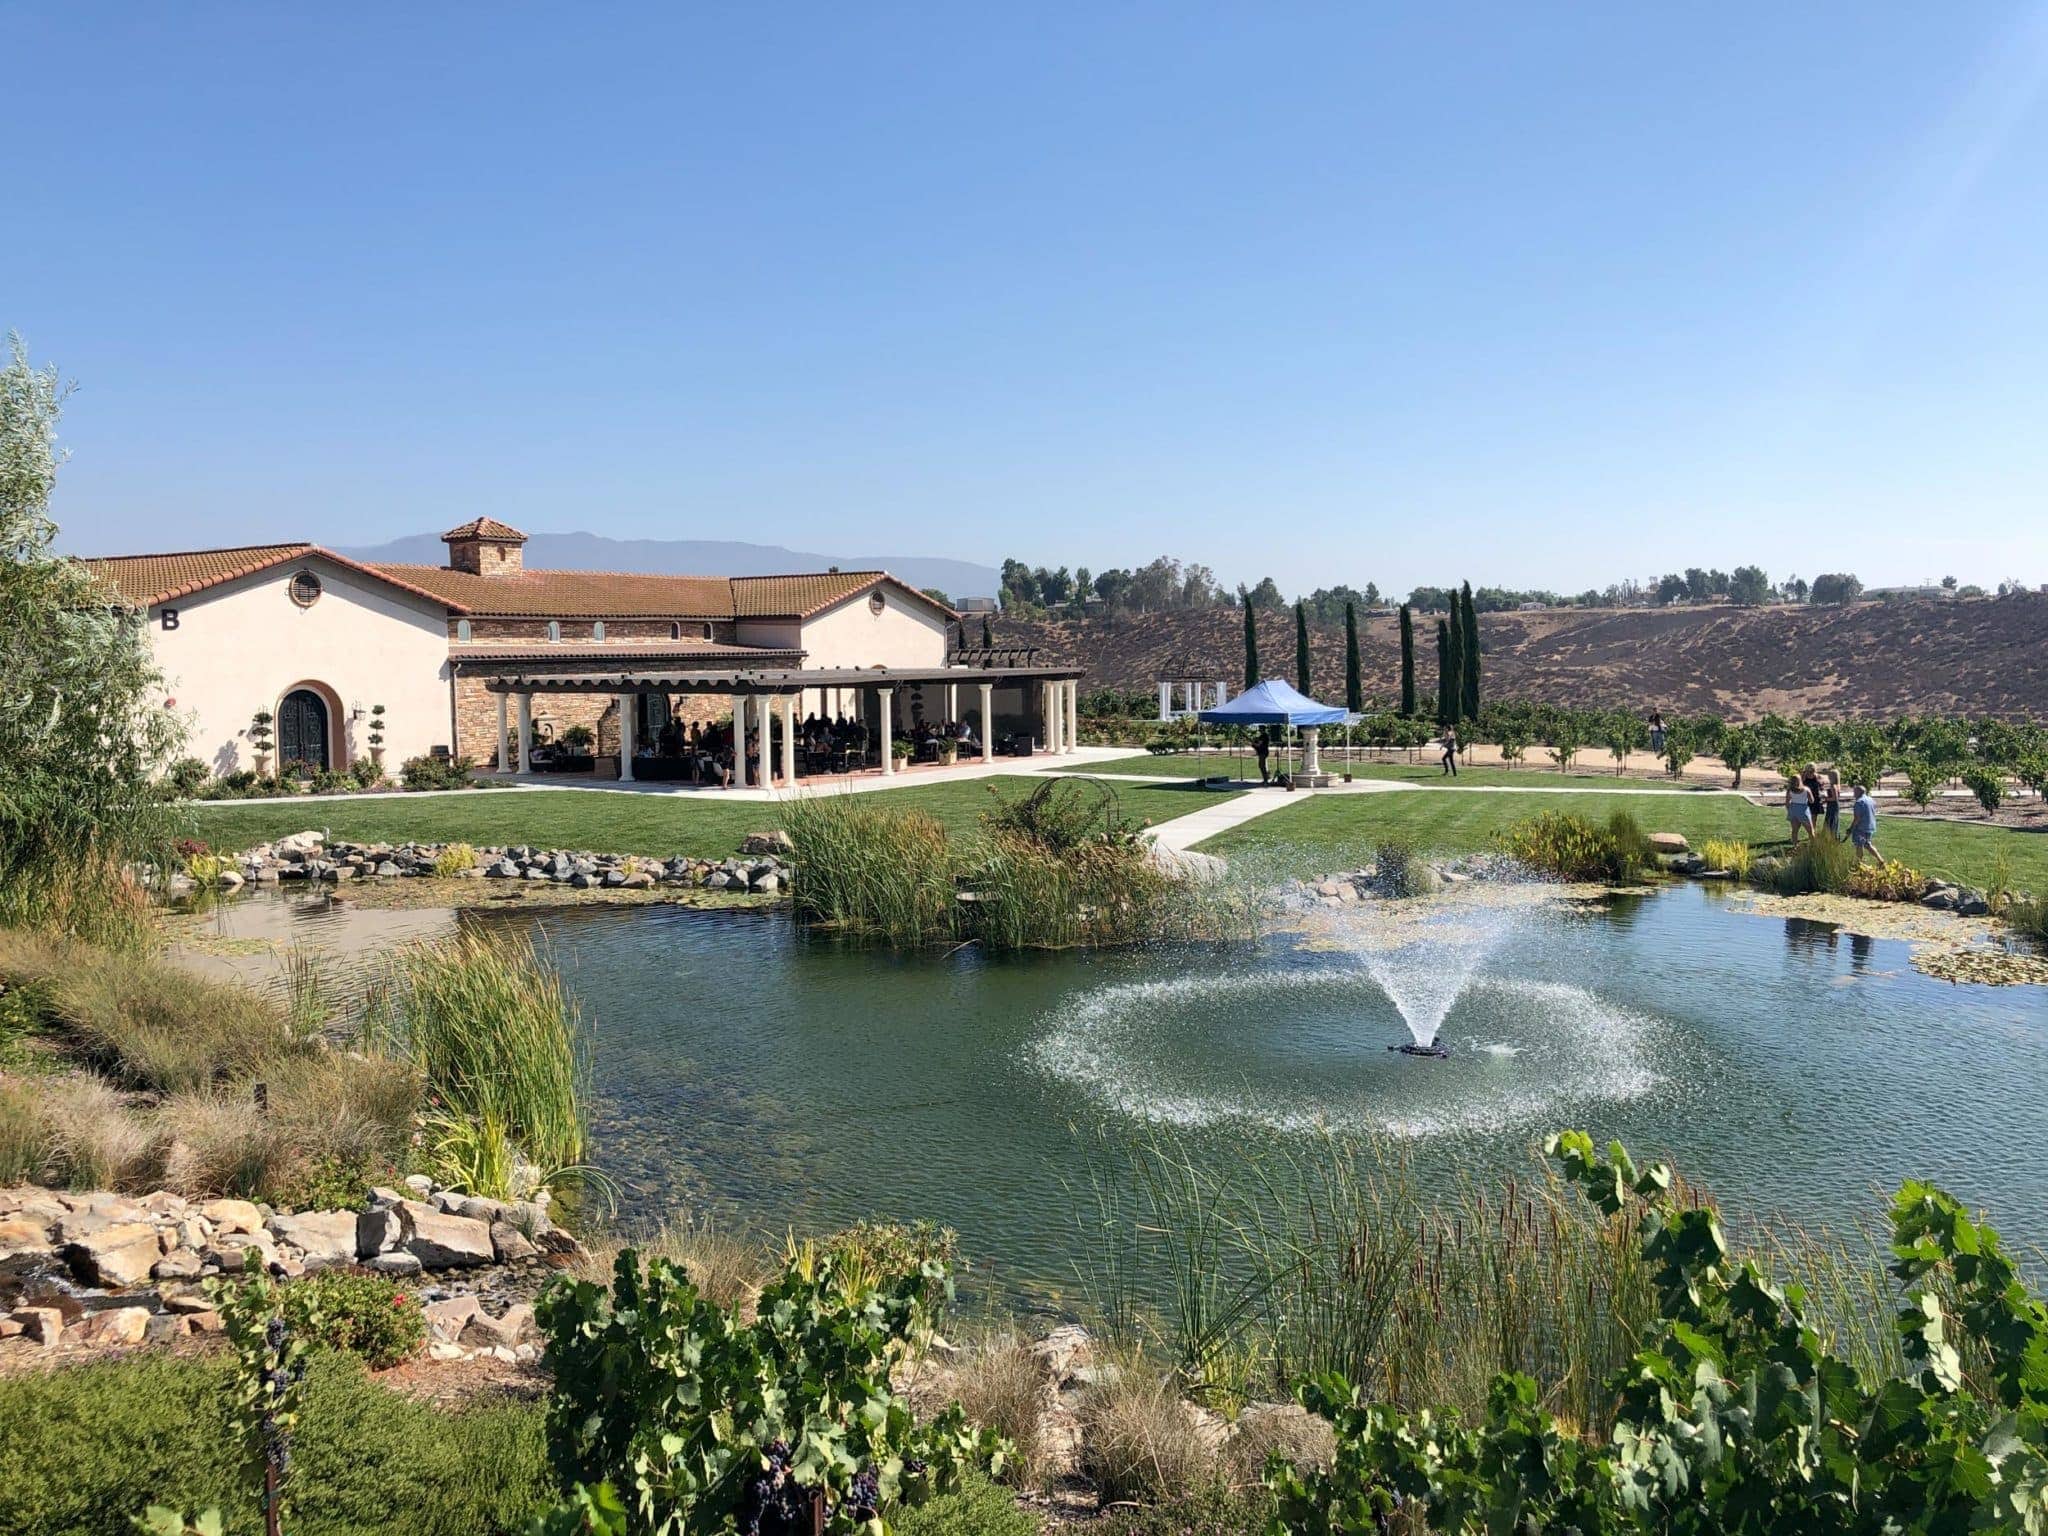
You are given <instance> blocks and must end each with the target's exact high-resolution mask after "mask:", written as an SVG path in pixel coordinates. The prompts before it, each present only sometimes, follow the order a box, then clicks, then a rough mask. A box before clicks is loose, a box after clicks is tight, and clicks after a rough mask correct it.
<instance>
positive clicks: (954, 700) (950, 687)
mask: <svg viewBox="0 0 2048 1536" xmlns="http://www.w3.org/2000/svg"><path fill="white" fill-rule="evenodd" d="M959 721H960V685H959V684H958V683H948V684H946V724H948V725H957V724H958V723H959Z"/></svg>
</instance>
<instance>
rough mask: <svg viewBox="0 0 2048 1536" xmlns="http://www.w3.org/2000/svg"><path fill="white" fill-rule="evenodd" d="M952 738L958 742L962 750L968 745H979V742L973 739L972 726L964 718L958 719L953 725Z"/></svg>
mask: <svg viewBox="0 0 2048 1536" xmlns="http://www.w3.org/2000/svg"><path fill="white" fill-rule="evenodd" d="M953 739H954V740H955V741H957V742H958V743H960V748H961V750H962V751H965V750H967V749H968V748H969V747H978V746H980V745H981V743H980V742H978V741H976V740H975V739H974V727H973V726H971V725H969V724H968V723H967V722H966V721H965V720H962V721H959V722H958V723H956V724H955V725H954V727H953Z"/></svg>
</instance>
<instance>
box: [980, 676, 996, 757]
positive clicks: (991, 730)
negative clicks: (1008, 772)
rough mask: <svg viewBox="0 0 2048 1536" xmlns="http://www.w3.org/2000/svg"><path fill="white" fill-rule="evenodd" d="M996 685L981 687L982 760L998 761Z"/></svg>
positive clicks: (989, 684)
mask: <svg viewBox="0 0 2048 1536" xmlns="http://www.w3.org/2000/svg"><path fill="white" fill-rule="evenodd" d="M995 694H996V689H995V684H993V683H983V684H982V685H981V760H982V761H983V762H984V763H992V762H994V761H995V760H996V722H995V716H996V712H995Z"/></svg>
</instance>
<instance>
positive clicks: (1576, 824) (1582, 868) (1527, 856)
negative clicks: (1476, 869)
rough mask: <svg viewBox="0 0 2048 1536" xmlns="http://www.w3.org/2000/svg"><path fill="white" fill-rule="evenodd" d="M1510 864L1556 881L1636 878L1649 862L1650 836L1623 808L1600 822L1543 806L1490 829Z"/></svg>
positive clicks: (1618, 882) (1609, 881) (1608, 881)
mask: <svg viewBox="0 0 2048 1536" xmlns="http://www.w3.org/2000/svg"><path fill="white" fill-rule="evenodd" d="M1495 839H1496V841H1497V842H1498V843H1499V845H1500V848H1501V851H1502V852H1503V853H1505V854H1506V855H1507V856H1508V857H1509V858H1511V859H1513V860H1515V862H1516V863H1518V864H1522V865H1524V866H1526V867H1527V868H1529V869H1532V870H1534V871H1536V872H1538V873H1539V874H1546V875H1554V876H1555V877H1557V878H1558V879H1560V880H1580V881H1597V882H1601V883H1605V884H1610V885H1621V884H1626V883H1628V882H1630V881H1633V880H1637V879H1640V878H1641V877H1642V875H1643V874H1644V872H1645V871H1646V870H1647V869H1649V867H1650V866H1651V864H1652V863H1653V862H1654V860H1653V859H1652V856H1651V851H1650V840H1649V838H1648V836H1647V835H1646V834H1645V833H1644V832H1643V829H1642V828H1641V827H1640V826H1639V825H1638V824H1637V822H1636V819H1635V818H1634V817H1633V816H1631V815H1629V813H1628V812H1626V811H1616V812H1615V813H1614V814H1613V815H1612V816H1611V817H1609V818H1608V821H1607V825H1606V826H1604V827H1601V826H1595V825H1594V824H1593V823H1592V822H1590V821H1588V820H1586V818H1585V817H1583V816H1577V815H1574V814H1573V813H1571V812H1570V811H1543V812H1540V813H1538V814H1537V815H1535V816H1531V817H1528V818H1527V819H1525V820H1522V821H1518V822H1516V823H1515V824H1514V825H1513V826H1510V827H1506V828H1504V829H1503V830H1501V831H1500V832H1498V833H1496V834H1495Z"/></svg>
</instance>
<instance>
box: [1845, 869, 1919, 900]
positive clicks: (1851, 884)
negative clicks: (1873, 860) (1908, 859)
mask: <svg viewBox="0 0 2048 1536" xmlns="http://www.w3.org/2000/svg"><path fill="white" fill-rule="evenodd" d="M1925 884H1926V880H1925V878H1924V877H1923V876H1922V875H1921V874H1920V872H1919V871H1918V870H1916V869H1908V868H1907V867H1906V866H1905V865H1904V864H1901V863H1900V862H1899V861H1898V860H1897V859H1886V860H1884V861H1883V862H1882V863H1879V864H1858V865H1857V866H1856V867H1855V868H1854V869H1852V870H1851V871H1850V872H1849V879H1848V881H1847V883H1846V884H1845V885H1844V886H1843V890H1844V891H1846V892H1847V893H1848V894H1849V895H1851V896H1861V897H1863V898H1865V899H1866V900H1869V901H1917V900H1919V898H1920V890H1921V887H1922V886H1923V885H1925Z"/></svg>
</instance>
